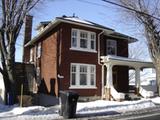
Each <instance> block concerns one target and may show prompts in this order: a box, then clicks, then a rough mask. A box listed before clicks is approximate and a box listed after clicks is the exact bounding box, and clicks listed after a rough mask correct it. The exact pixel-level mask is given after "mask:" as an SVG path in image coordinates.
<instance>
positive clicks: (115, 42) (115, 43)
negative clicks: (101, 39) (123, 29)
mask: <svg viewBox="0 0 160 120" xmlns="http://www.w3.org/2000/svg"><path fill="white" fill-rule="evenodd" d="M109 42H111V43H112V42H113V43H114V45H115V46H113V45H110V46H111V47H114V50H115V54H110V53H109V50H108V48H109V47H110V46H109ZM106 53H107V55H117V41H116V40H113V39H107V42H106Z"/></svg>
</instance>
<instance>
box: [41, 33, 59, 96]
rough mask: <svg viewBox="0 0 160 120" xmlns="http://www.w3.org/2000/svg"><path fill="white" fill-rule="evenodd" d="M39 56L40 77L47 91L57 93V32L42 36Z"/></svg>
mask: <svg viewBox="0 0 160 120" xmlns="http://www.w3.org/2000/svg"><path fill="white" fill-rule="evenodd" d="M44 38H45V39H44V40H42V41H41V43H42V56H41V79H42V80H44V82H45V85H46V87H47V90H48V92H49V93H52V92H53V91H54V94H56V95H58V83H57V32H51V33H49V34H48V35H46V36H45V37H44ZM51 89H52V91H51Z"/></svg>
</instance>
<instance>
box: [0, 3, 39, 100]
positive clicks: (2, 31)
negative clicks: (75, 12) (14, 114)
mask: <svg viewBox="0 0 160 120" xmlns="http://www.w3.org/2000/svg"><path fill="white" fill-rule="evenodd" d="M39 1H40V0H1V3H0V17H1V18H0V53H1V63H2V67H0V72H1V73H2V74H3V77H4V83H5V88H6V91H7V92H10V93H11V94H12V95H13V99H14V98H15V96H16V95H15V93H16V76H15V50H16V48H15V44H16V41H17V37H18V35H19V33H20V30H21V28H22V25H23V23H24V18H25V16H26V14H28V13H29V11H30V10H31V9H32V8H33V7H34V6H35V5H36V4H37V3H38V2H39ZM14 100H15V99H14Z"/></svg>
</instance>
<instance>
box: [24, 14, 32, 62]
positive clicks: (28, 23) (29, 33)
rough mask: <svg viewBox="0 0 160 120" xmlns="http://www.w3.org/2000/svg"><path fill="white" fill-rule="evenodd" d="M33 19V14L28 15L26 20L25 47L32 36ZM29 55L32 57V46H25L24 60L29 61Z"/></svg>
mask: <svg viewBox="0 0 160 120" xmlns="http://www.w3.org/2000/svg"><path fill="white" fill-rule="evenodd" d="M32 20H33V16H31V15H26V18H25V22H24V24H25V28H24V43H23V47H24V46H25V44H26V43H28V42H29V41H30V40H31V38H32ZM29 57H30V48H29V47H24V48H23V62H29Z"/></svg>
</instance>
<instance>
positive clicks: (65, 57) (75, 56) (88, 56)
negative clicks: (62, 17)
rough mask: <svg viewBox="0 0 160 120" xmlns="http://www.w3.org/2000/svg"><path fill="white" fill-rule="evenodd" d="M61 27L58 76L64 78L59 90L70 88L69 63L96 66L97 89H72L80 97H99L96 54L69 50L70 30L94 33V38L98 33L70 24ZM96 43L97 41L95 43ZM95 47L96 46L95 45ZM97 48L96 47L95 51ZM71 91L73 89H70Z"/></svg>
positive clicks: (98, 66) (99, 77)
mask: <svg viewBox="0 0 160 120" xmlns="http://www.w3.org/2000/svg"><path fill="white" fill-rule="evenodd" d="M61 27H62V35H63V36H62V61H61V65H60V74H61V75H63V76H64V79H62V80H61V84H60V89H62V90H68V89H69V87H70V64H71V63H86V64H94V65H96V86H97V89H74V91H77V92H78V93H79V94H80V95H81V96H94V95H97V96H100V95H101V66H100V65H98V54H97V53H91V52H80V51H74V50H70V47H71V29H72V28H77V29H82V30H88V31H92V32H96V34H97V35H96V37H98V33H99V32H100V31H97V30H94V29H89V28H85V27H80V26H76V25H70V24H61ZM96 42H97V41H96ZM96 45H98V44H97V43H96ZM97 48H98V46H96V49H97ZM72 90H73V89H72Z"/></svg>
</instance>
